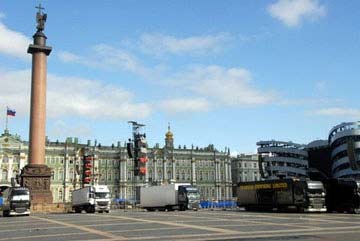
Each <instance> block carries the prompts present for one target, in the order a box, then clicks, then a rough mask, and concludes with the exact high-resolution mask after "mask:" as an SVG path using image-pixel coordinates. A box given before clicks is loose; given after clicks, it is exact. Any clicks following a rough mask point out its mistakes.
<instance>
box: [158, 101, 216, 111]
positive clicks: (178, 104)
mask: <svg viewBox="0 0 360 241" xmlns="http://www.w3.org/2000/svg"><path fill="white" fill-rule="evenodd" d="M159 107H160V109H162V110H163V111H165V112H167V113H170V114H176V113H183V112H204V111H208V110H209V108H210V107H209V103H208V101H207V100H206V99H203V98H179V99H169V100H164V101H162V102H161V103H160V104H159Z"/></svg>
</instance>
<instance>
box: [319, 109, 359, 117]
mask: <svg viewBox="0 0 360 241" xmlns="http://www.w3.org/2000/svg"><path fill="white" fill-rule="evenodd" d="M312 113H313V114H315V115H320V116H330V117H351V118H360V109H353V108H340V107H331V108H322V109H319V110H315V111H313V112H312Z"/></svg>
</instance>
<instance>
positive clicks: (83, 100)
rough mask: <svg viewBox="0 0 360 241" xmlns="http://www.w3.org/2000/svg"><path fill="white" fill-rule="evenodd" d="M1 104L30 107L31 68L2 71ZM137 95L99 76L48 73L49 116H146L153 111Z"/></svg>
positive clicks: (22, 112)
mask: <svg viewBox="0 0 360 241" xmlns="http://www.w3.org/2000/svg"><path fill="white" fill-rule="evenodd" d="M0 76H1V77H2V78H1V80H0V85H1V86H2V87H1V88H0V106H7V105H9V106H10V107H12V108H14V109H15V110H16V111H17V114H18V115H20V116H21V115H23V116H24V115H28V113H29V109H30V80H31V74H30V70H20V71H0ZM133 99H134V95H133V94H132V93H131V92H129V91H126V90H123V89H122V88H120V87H118V86H114V85H109V84H104V83H103V82H102V81H99V80H90V79H83V78H77V77H66V76H57V75H54V74H49V75H48V90H47V116H48V117H50V118H58V117H66V116H79V117H84V118H87V119H98V118H101V119H119V120H128V119H132V118H145V117H147V116H149V115H150V113H151V111H152V107H151V105H149V104H147V103H135V102H134V100H133Z"/></svg>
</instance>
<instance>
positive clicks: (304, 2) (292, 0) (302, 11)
mask: <svg viewBox="0 0 360 241" xmlns="http://www.w3.org/2000/svg"><path fill="white" fill-rule="evenodd" d="M267 10H268V12H269V13H270V15H271V16H272V17H274V18H276V19H278V20H280V21H281V22H283V23H284V24H285V25H287V26H288V27H295V26H298V25H300V24H301V22H302V21H303V20H304V19H316V18H319V17H323V16H325V15H326V8H325V6H324V5H321V4H320V3H319V1H318V0H278V1H277V2H276V3H273V4H271V5H270V6H268V8H267Z"/></svg>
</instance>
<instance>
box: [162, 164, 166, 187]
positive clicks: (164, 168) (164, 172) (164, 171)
mask: <svg viewBox="0 0 360 241" xmlns="http://www.w3.org/2000/svg"><path fill="white" fill-rule="evenodd" d="M162 181H163V182H166V181H167V168H166V159H163V178H162Z"/></svg>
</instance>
